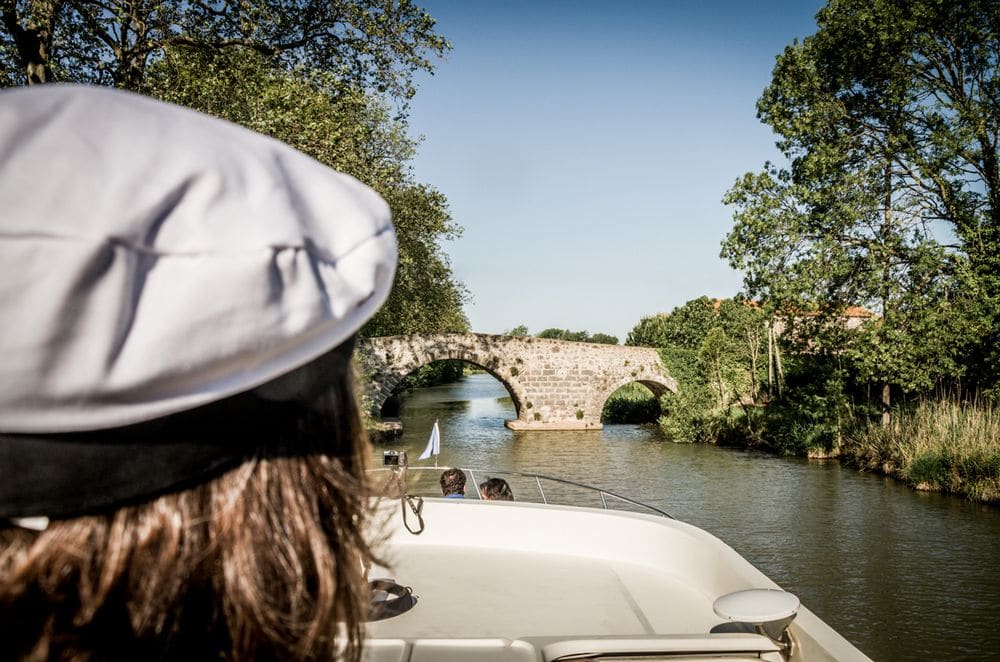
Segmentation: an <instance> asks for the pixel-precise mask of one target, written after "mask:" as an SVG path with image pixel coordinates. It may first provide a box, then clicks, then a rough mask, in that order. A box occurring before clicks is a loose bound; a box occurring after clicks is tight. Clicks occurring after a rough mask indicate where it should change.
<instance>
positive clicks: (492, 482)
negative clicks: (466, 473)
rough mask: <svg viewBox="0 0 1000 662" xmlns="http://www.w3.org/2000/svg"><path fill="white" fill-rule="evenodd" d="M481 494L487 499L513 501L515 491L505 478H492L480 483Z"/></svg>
mask: <svg viewBox="0 0 1000 662" xmlns="http://www.w3.org/2000/svg"><path fill="white" fill-rule="evenodd" d="M479 494H481V495H482V497H483V498H484V499H486V500H487V501H513V500H514V491H513V490H511V489H510V485H508V484H507V481H505V480H504V479H503V478H490V479H488V480H484V481H483V482H482V483H480V484H479Z"/></svg>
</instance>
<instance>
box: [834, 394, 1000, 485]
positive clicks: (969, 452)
mask: <svg viewBox="0 0 1000 662" xmlns="http://www.w3.org/2000/svg"><path fill="white" fill-rule="evenodd" d="M840 457H841V459H842V460H843V461H846V462H847V463H848V464H851V465H853V466H856V467H858V468H860V469H862V470H864V471H878V472H881V473H884V474H886V475H888V476H892V477H893V478H896V479H898V480H901V481H902V482H904V483H906V484H907V485H909V486H910V487H913V488H915V489H918V490H927V491H933V492H945V493H949V494H957V495H961V496H964V497H966V498H969V499H974V500H976V501H982V502H987V503H1000V413H998V412H997V411H996V410H995V409H994V408H993V407H990V406H975V405H968V404H962V403H955V402H948V401H928V402H922V403H920V404H918V405H917V407H916V408H915V409H913V410H912V411H909V412H904V413H901V414H897V415H896V416H894V417H893V418H892V420H891V421H890V423H889V425H887V426H883V425H881V424H878V423H869V424H867V425H865V426H862V427H860V428H859V429H858V430H856V431H853V432H852V433H850V434H848V435H846V436H845V438H844V441H843V444H842V445H841V448H840Z"/></svg>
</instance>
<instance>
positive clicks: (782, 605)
mask: <svg viewBox="0 0 1000 662" xmlns="http://www.w3.org/2000/svg"><path fill="white" fill-rule="evenodd" d="M712 609H713V610H715V613H716V614H718V615H719V616H721V617H722V618H724V619H726V620H728V621H732V622H734V623H746V624H747V625H752V626H753V628H754V630H756V631H757V632H758V633H760V634H762V635H764V636H765V637H767V638H769V639H771V640H772V641H774V642H775V643H777V644H779V645H781V647H782V648H783V649H786V653H790V652H791V651H790V648H791V646H792V640H791V637H790V636H789V634H788V626H789V625H791V623H792V621H793V620H795V615H796V614H797V613H798V611H799V598H798V596H796V595H793V594H791V593H788V592H786V591H780V590H777V589H769V588H752V589H747V590H744V591H736V592H735V593H728V594H726V595H724V596H722V597H721V598H719V599H718V600H716V601H715V604H713V605H712Z"/></svg>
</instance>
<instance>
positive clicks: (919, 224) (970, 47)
mask: <svg viewBox="0 0 1000 662" xmlns="http://www.w3.org/2000/svg"><path fill="white" fill-rule="evenodd" d="M996 10H997V7H996V3H995V2H968V3H963V4H962V5H961V6H952V4H950V3H939V2H935V1H933V0H918V1H915V2H901V1H897V0H875V1H872V2H869V1H867V0H865V1H863V2H862V1H861V0H834V1H832V2H830V3H829V5H828V6H827V7H825V8H824V9H822V10H821V11H820V13H819V14H818V15H817V22H818V25H819V31H818V32H817V33H816V34H815V35H813V36H811V37H808V38H806V39H805V40H804V41H803V42H802V43H801V44H799V43H796V44H793V45H792V46H789V47H788V48H787V49H786V50H785V52H784V53H783V54H782V55H781V56H780V57H779V58H778V62H777V65H776V67H775V70H774V77H773V80H772V83H771V85H770V86H769V87H768V88H767V89H766V90H765V92H764V95H763V97H762V98H761V100H760V102H759V103H758V114H759V116H760V117H761V119H762V120H763V121H765V122H766V123H768V124H769V125H771V127H772V128H773V129H774V130H775V132H776V133H777V134H778V135H779V137H780V139H779V143H778V146H779V147H780V148H781V149H782V150H783V151H784V153H785V154H786V156H787V157H788V158H789V162H790V167H789V168H788V169H779V168H776V167H774V166H771V165H770V164H765V170H764V171H763V172H762V173H758V174H748V175H746V176H744V177H743V178H741V179H740V180H739V181H738V182H737V183H736V185H735V186H734V187H733V189H732V190H730V192H729V193H728V194H727V196H726V198H725V201H726V202H727V203H728V204H731V205H734V206H735V207H736V211H735V214H734V218H735V224H734V229H733V231H732V232H731V233H730V235H729V236H728V237H727V239H726V241H725V242H724V244H723V256H724V257H727V258H728V259H729V261H730V264H732V265H733V266H734V267H735V268H738V269H742V270H744V272H745V274H746V279H745V283H746V287H747V290H748V292H749V293H750V294H751V295H752V296H758V297H761V298H763V299H765V300H766V301H767V302H768V304H769V305H770V306H771V307H772V310H776V311H777V312H778V313H779V314H781V315H782V316H783V317H784V318H785V320H786V321H787V322H788V323H792V324H795V325H798V326H806V327H808V330H807V331H806V332H804V333H797V334H793V335H792V336H790V337H791V338H798V339H800V340H803V341H805V340H806V339H808V341H809V342H812V343H821V344H825V345H827V346H829V347H831V348H833V347H837V348H840V349H846V348H848V347H849V348H850V351H851V352H852V356H853V357H854V358H855V359H856V360H857V367H858V368H859V369H861V370H863V371H865V372H866V374H867V375H868V376H869V377H870V378H871V379H872V380H874V381H877V382H880V383H882V384H883V385H884V386H883V388H882V393H883V400H884V402H885V404H886V406H887V405H888V394H889V390H890V385H897V386H898V387H899V388H902V389H904V390H916V389H928V388H930V387H931V386H932V385H933V384H935V383H938V382H940V381H941V380H942V379H946V378H952V377H957V376H959V375H960V374H961V372H962V366H961V365H960V364H959V361H958V360H957V357H958V356H960V355H963V354H965V353H966V352H965V351H964V350H965V347H966V345H967V344H968V343H969V342H971V340H972V339H973V337H974V336H975V334H976V333H981V332H982V331H984V330H985V329H989V328H992V327H993V326H994V325H993V324H991V323H990V322H989V321H988V319H989V316H995V313H994V312H990V311H991V309H993V308H995V306H994V304H993V303H991V302H993V301H995V300H996V295H997V293H1000V288H998V287H997V285H998V283H1000V281H997V276H996V274H997V269H996V266H997V264H996V260H997V254H998V248H1000V244H998V242H997V239H1000V233H998V228H1000V218H998V216H997V210H998V209H1000V207H998V206H997V204H996V203H997V202H998V201H1000V197H998V195H1000V180H997V178H996V160H997V136H998V135H1000V133H998V131H1000V114H998V113H996V108H997V104H996V100H997V98H998V97H997V91H998V81H997V76H996V67H997V61H996V57H995V53H996V52H997V46H998V36H997V22H996V18H995V17H996V15H997V11H996ZM991 53H992V55H991ZM942 221H943V222H945V223H946V224H948V225H950V227H951V229H952V230H953V231H954V232H955V234H956V236H957V238H958V239H959V245H958V246H945V245H942V244H940V243H938V242H937V241H936V240H935V238H934V234H933V232H932V230H933V228H934V227H935V223H940V222H942ZM994 281H997V282H994ZM852 304H859V305H864V306H866V307H869V308H870V309H872V310H874V311H876V313H877V314H878V317H877V320H875V321H873V322H872V323H870V324H869V325H868V327H867V328H866V329H865V330H864V334H863V335H862V337H863V338H864V340H865V342H858V340H859V336H858V335H857V334H854V335H850V334H844V333H843V319H844V317H843V315H844V311H845V309H846V308H847V307H848V306H849V305H852ZM984 311H985V312H986V313H987V314H988V316H987V318H986V321H984V318H983V313H984ZM928 332H930V333H931V334H932V335H931V336H930V337H928V335H927V334H928ZM988 345H989V343H983V346H988ZM928 347H930V348H933V349H932V350H931V351H927V348H928Z"/></svg>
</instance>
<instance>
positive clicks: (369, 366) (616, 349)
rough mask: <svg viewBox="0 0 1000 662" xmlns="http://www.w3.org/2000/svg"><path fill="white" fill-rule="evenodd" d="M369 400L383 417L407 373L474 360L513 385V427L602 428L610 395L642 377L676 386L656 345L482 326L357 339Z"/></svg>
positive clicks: (658, 387)
mask: <svg viewBox="0 0 1000 662" xmlns="http://www.w3.org/2000/svg"><path fill="white" fill-rule="evenodd" d="M356 356H357V357H358V359H359V362H360V366H361V370H362V373H363V375H364V379H365V381H366V392H365V396H366V397H365V402H366V406H368V408H369V413H371V414H372V415H373V416H374V417H375V418H376V419H377V418H378V417H379V415H380V411H381V409H382V405H384V404H385V401H386V400H387V399H388V398H389V396H390V395H392V393H393V392H394V390H395V389H396V388H397V387H398V386H399V383H400V382H401V381H402V380H403V378H404V377H406V376H407V375H409V374H410V373H411V372H413V371H414V370H416V369H417V368H420V367H421V366H424V365H427V364H428V363H433V362H434V361H442V360H447V359H457V360H461V361H466V362H468V363H472V364H473V365H476V366H479V367H481V368H483V369H484V370H486V371H487V372H488V373H490V374H491V375H493V376H494V377H495V378H496V379H497V380H499V381H500V383H501V384H503V385H504V387H505V388H506V389H507V391H508V392H509V393H510V395H511V398H512V399H513V401H514V408H515V410H516V411H517V418H516V419H513V420H509V421H507V423H506V424H507V427H509V428H511V429H513V430H596V429H600V428H601V427H602V426H601V411H602V410H603V409H604V403H605V401H606V400H607V399H608V397H609V396H610V395H611V394H612V393H614V392H615V391H617V390H618V389H619V388H621V387H622V386H624V385H625V384H628V383H631V382H638V383H640V384H642V385H644V386H646V387H647V388H648V389H649V390H651V391H652V392H653V394H654V395H656V396H657V397H659V396H660V395H662V394H663V393H664V392H666V391H668V390H669V391H673V392H675V393H676V392H677V382H676V381H674V379H673V378H672V377H670V375H669V374H668V373H667V370H666V368H665V367H664V365H663V363H662V362H661V361H660V356H659V354H658V353H657V351H656V350H655V349H650V348H647V347H626V346H621V345H600V344H594V343H582V342H570V341H566V340H549V339H545V338H531V337H515V336H496V335H485V334H480V333H443V334H428V335H408V336H388V337H383V338H368V339H365V340H362V341H360V342H359V343H358V351H357V352H356Z"/></svg>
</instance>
